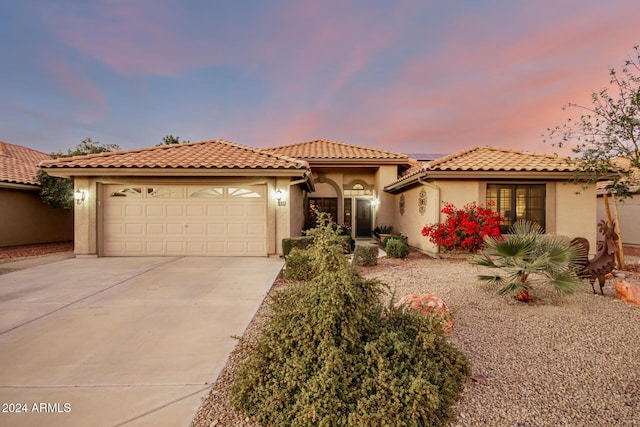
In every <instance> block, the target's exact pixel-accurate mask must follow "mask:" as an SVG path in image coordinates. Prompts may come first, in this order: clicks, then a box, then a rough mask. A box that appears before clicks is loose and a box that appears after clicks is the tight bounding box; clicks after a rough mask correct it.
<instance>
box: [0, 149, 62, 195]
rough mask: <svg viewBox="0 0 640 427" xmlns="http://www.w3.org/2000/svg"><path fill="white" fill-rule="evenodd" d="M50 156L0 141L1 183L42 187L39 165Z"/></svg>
mask: <svg viewBox="0 0 640 427" xmlns="http://www.w3.org/2000/svg"><path fill="white" fill-rule="evenodd" d="M48 159H51V156H50V155H49V154H46V153H43V152H41V151H36V150H32V149H31V148H27V147H22V146H20V145H15V144H9V143H7V142H2V141H0V182H8V183H12V184H27V185H40V183H39V182H38V178H37V174H38V170H39V167H38V164H39V163H40V162H41V161H42V160H48Z"/></svg>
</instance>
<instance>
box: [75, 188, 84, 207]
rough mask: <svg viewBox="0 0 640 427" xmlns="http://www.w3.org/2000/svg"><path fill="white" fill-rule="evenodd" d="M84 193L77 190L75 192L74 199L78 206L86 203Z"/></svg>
mask: <svg viewBox="0 0 640 427" xmlns="http://www.w3.org/2000/svg"><path fill="white" fill-rule="evenodd" d="M84 197H85V194H84V191H83V190H76V191H74V192H73V199H74V200H75V201H76V205H81V204H82V203H83V202H84Z"/></svg>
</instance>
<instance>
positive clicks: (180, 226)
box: [102, 184, 267, 256]
mask: <svg viewBox="0 0 640 427" xmlns="http://www.w3.org/2000/svg"><path fill="white" fill-rule="evenodd" d="M103 200H104V205H103V206H104V210H103V215H102V220H103V239H104V245H103V251H104V255H105V256H149V255H207V256H266V255H267V244H266V241H267V212H266V211H267V209H266V206H267V190H266V185H251V186H246V185H245V186H243V185H209V186H206V185H138V184H133V185H105V186H104V198H103Z"/></svg>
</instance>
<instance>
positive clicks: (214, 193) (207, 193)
mask: <svg viewBox="0 0 640 427" xmlns="http://www.w3.org/2000/svg"><path fill="white" fill-rule="evenodd" d="M223 195H224V189H223V188H222V187H209V188H201V189H199V190H195V191H192V192H190V194H189V197H191V198H213V197H222V196H223Z"/></svg>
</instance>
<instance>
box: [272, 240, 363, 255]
mask: <svg viewBox="0 0 640 427" xmlns="http://www.w3.org/2000/svg"><path fill="white" fill-rule="evenodd" d="M338 239H340V241H341V242H342V247H343V251H344V253H346V254H349V253H351V252H353V249H354V247H355V245H356V241H355V240H354V239H353V237H351V236H338ZM312 243H313V237H311V236H299V237H289V238H286V239H282V256H284V257H285V258H286V256H287V255H289V253H290V252H291V249H293V248H297V249H307V248H308V247H309V246H311V244H312Z"/></svg>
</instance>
